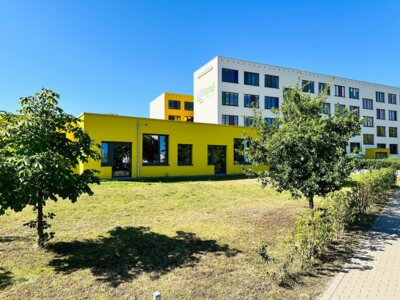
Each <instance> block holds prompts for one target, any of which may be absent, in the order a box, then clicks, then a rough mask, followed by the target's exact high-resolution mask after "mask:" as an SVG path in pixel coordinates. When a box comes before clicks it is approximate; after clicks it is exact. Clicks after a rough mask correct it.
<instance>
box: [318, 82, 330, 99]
mask: <svg viewBox="0 0 400 300" xmlns="http://www.w3.org/2000/svg"><path fill="white" fill-rule="evenodd" d="M326 87H328V88H327V95H328V96H330V95H331V85H330V84H329V83H326V82H318V93H320V94H322V92H323V91H324V90H325V88H326Z"/></svg>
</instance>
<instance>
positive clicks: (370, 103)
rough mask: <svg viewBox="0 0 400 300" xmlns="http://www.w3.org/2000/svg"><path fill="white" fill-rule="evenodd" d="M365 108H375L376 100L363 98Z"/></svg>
mask: <svg viewBox="0 0 400 300" xmlns="http://www.w3.org/2000/svg"><path fill="white" fill-rule="evenodd" d="M362 105H363V109H374V101H373V100H372V99H366V98H363V99H362Z"/></svg>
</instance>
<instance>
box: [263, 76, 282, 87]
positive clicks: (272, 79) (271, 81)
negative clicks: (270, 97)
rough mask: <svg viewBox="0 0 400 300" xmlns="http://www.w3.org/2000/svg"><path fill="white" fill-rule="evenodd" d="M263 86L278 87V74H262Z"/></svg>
mask: <svg viewBox="0 0 400 300" xmlns="http://www.w3.org/2000/svg"><path fill="white" fill-rule="evenodd" d="M264 87H266V88H271V89H279V76H277V75H271V74H265V75H264Z"/></svg>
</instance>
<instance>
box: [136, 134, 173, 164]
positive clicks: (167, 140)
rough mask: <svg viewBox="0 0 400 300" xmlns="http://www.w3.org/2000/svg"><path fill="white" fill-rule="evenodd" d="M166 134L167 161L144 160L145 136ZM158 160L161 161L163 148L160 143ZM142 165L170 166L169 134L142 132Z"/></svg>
mask: <svg viewBox="0 0 400 300" xmlns="http://www.w3.org/2000/svg"><path fill="white" fill-rule="evenodd" d="M145 135H150V136H158V137H160V136H164V137H165V138H166V140H165V141H166V142H165V144H166V145H165V157H166V161H165V162H144V161H143V160H144V136H145ZM158 156H159V158H158V160H159V161H161V149H160V145H158ZM142 166H169V135H168V134H160V133H143V134H142Z"/></svg>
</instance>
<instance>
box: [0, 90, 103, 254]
mask: <svg viewBox="0 0 400 300" xmlns="http://www.w3.org/2000/svg"><path fill="white" fill-rule="evenodd" d="M59 97H60V96H59V95H58V94H56V93H55V92H53V91H51V90H49V89H42V90H41V91H40V92H38V93H36V94H35V95H34V96H29V97H26V98H21V102H20V103H21V106H22V108H21V109H20V110H18V111H17V114H12V113H7V112H0V120H1V121H0V215H1V214H4V213H5V210H6V209H11V210H14V211H21V210H22V209H24V208H25V207H26V206H33V209H34V210H35V211H36V212H37V218H36V220H34V221H31V222H29V223H27V224H25V225H28V226H30V227H31V228H36V230H37V236H38V246H39V247H43V246H44V244H45V242H46V241H48V240H49V239H50V238H52V237H53V235H54V233H52V232H50V233H49V232H46V229H48V228H49V227H50V225H49V224H48V222H47V221H46V219H47V218H53V217H54V214H52V213H48V214H46V215H45V214H44V211H43V207H44V206H45V205H46V202H47V201H48V200H49V199H50V200H53V201H57V199H59V198H62V199H69V200H70V201H71V202H75V201H76V200H77V199H78V197H79V196H80V195H81V194H82V193H87V194H89V195H92V194H93V192H92V190H91V188H90V186H89V184H91V183H99V182H100V181H99V178H98V177H97V176H95V172H96V171H94V170H85V171H84V172H83V173H82V174H74V172H73V170H74V168H76V167H77V166H78V164H79V161H81V162H87V161H88V159H94V160H97V159H99V145H97V144H95V143H94V142H93V140H92V139H91V138H90V136H89V135H88V134H87V133H86V132H85V131H84V130H83V129H82V128H81V127H79V126H78V123H79V119H78V118H76V117H74V116H72V115H69V114H66V113H65V112H64V111H63V110H62V109H61V108H60V107H58V99H59Z"/></svg>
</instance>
